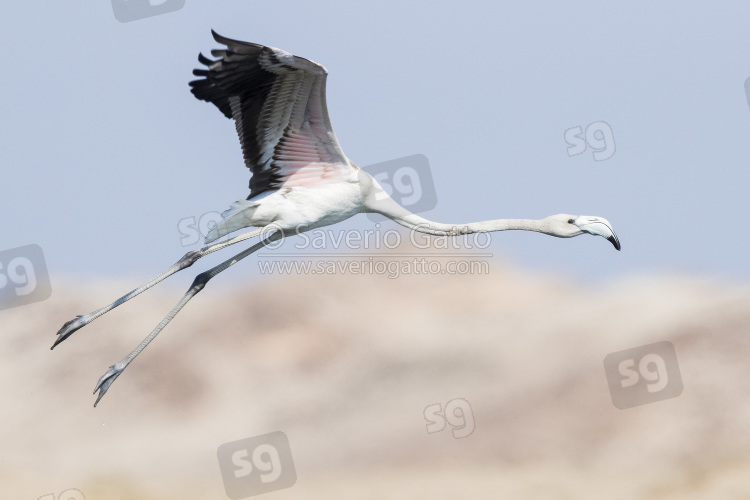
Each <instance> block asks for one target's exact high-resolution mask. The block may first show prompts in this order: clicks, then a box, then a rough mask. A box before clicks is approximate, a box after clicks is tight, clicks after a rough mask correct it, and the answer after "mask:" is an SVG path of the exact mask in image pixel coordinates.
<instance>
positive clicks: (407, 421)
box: [0, 261, 750, 500]
mask: <svg viewBox="0 0 750 500" xmlns="http://www.w3.org/2000/svg"><path fill="white" fill-rule="evenodd" d="M253 265H255V264H253ZM236 272H241V270H239V267H238V270H237V271H236ZM191 274H195V273H192V272H191ZM189 279H190V278H189V277H188V276H183V278H182V281H179V280H176V279H175V280H176V281H178V283H177V284H176V285H175V284H171V283H170V284H167V283H165V284H164V285H162V286H160V287H157V288H155V289H153V290H151V291H149V292H148V293H147V294H145V295H143V296H141V297H139V298H138V299H136V300H134V301H132V302H131V303H129V304H127V305H126V306H123V307H121V308H119V309H117V310H116V311H114V312H112V313H110V314H109V315H107V316H105V317H103V318H100V319H98V320H97V321H95V322H94V323H92V324H91V325H90V326H88V327H87V328H85V329H83V330H81V331H80V332H78V333H76V334H75V335H74V336H73V337H71V338H70V339H69V340H68V341H66V342H65V343H63V344H62V345H61V346H59V347H58V348H57V349H55V351H52V352H51V351H50V350H49V346H50V345H51V343H52V340H53V338H54V333H55V332H56V331H57V329H58V328H59V327H60V326H61V325H62V323H63V322H64V321H66V320H68V319H70V318H72V317H73V316H74V315H75V314H82V313H84V312H88V311H90V310H93V309H95V308H96V307H99V306H101V305H103V304H104V303H106V302H107V301H109V300H111V299H113V298H115V297H117V296H119V295H121V294H122V293H123V292H125V291H127V290H129V289H131V288H132V287H133V286H134V285H135V284H137V279H135V278H133V279H132V280H131V279H127V280H119V281H108V282H80V281H74V280H70V279H67V280H66V279H64V278H59V277H57V278H55V277H53V287H54V288H53V289H54V292H53V296H52V298H50V299H48V300H47V301H45V302H41V303H37V304H30V305H26V306H23V307H19V308H16V309H11V310H5V311H0V325H2V330H3V331H2V335H0V345H1V346H2V347H1V351H0V352H2V355H1V356H2V362H1V363H0V373H2V376H1V377H0V391H1V392H0V394H2V399H3V401H4V404H3V405H2V407H0V415H1V416H2V417H1V420H0V421H1V422H2V424H3V425H2V426H1V427H0V433H1V435H2V446H0V481H1V482H0V484H2V493H0V497H2V498H13V499H22V498H31V499H36V498H39V497H42V496H43V495H46V494H50V493H53V492H54V493H55V494H58V493H59V492H61V491H63V490H66V489H69V488H77V489H78V490H80V491H81V492H83V494H85V498H86V499H87V500H93V499H118V500H120V499H122V500H125V499H136V498H138V499H143V500H149V499H163V498H175V499H176V498H180V499H222V498H227V497H226V494H225V492H224V487H223V483H222V479H221V475H220V471H219V465H218V460H217V455H216V452H217V448H218V447H219V445H221V444H222V443H226V442H230V441H235V440H239V439H243V438H248V437H251V436H256V435H260V434H265V433H268V432H272V431H279V430H280V431H283V432H285V433H286V434H287V436H288V438H289V442H290V445H291V448H292V453H293V457H294V463H295V467H296V471H297V482H296V484H295V485H294V486H293V487H291V488H289V489H285V490H280V491H277V492H273V493H269V494H268V496H267V497H268V498H276V499H286V498H306V499H336V498H342V499H343V498H346V499H355V498H356V499H360V498H361V499H379V498H388V499H416V498H430V499H442V498H445V499H448V498H451V499H453V498H474V499H484V498H487V499H490V498H508V499H524V500H525V499H568V498H570V499H589V498H590V499H602V498H607V499H633V498H639V499H657V498H658V499H698V498H712V499H744V498H750V389H749V388H748V385H749V380H750V362H748V360H749V359H750V340H749V339H750V337H748V327H749V326H750V308H748V304H750V286H748V285H741V284H728V283H722V282H716V281H711V280H707V279H702V278H697V277H689V276H659V277H653V276H642V277H633V278H629V279H627V280H620V281H616V282H611V283H606V284H598V285H591V284H575V283H572V282H570V281H569V280H566V279H565V278H562V277H553V276H542V275H538V274H534V273H531V272H529V271H525V270H519V269H515V268H513V267H511V266H509V265H507V264H503V263H502V262H500V261H493V262H492V263H491V273H490V274H489V275H486V276H452V277H447V276H401V277H399V278H398V279H395V280H390V279H387V278H385V277H383V276H350V275H348V276H287V277H274V278H272V279H265V280H262V281H261V282H259V283H256V284H254V285H248V286H246V287H236V286H231V285H227V284H226V283H222V282H221V280H220V279H219V280H217V281H216V282H212V283H211V284H209V285H208V287H207V289H206V290H205V291H204V292H203V293H201V294H200V295H199V296H198V297H197V298H196V299H195V300H194V301H193V302H191V303H190V305H189V306H188V307H187V308H186V309H185V310H184V311H183V313H181V315H180V316H178V317H177V319H175V320H174V321H173V322H172V324H170V325H169V327H168V328H167V329H166V330H165V331H164V332H163V333H162V334H161V335H160V336H159V337H158V338H157V340H156V341H155V342H154V343H153V344H152V345H151V346H149V348H148V349H146V351H144V353H143V354H142V355H141V356H140V357H139V358H138V359H137V360H136V361H135V362H134V363H133V364H132V365H131V366H130V367H129V368H128V370H127V371H126V372H125V373H124V374H123V375H122V376H121V377H120V378H119V379H118V380H117V382H116V383H115V384H114V385H113V386H112V388H111V389H110V391H109V393H108V394H107V395H106V396H105V398H104V399H103V400H102V402H101V403H100V405H99V407H97V408H93V407H92V404H93V401H94V397H93V396H92V395H91V390H92V389H93V387H94V384H95V382H96V381H97V379H98V378H99V376H100V375H101V374H102V373H103V372H104V371H105V370H106V368H107V367H108V366H109V365H110V364H113V363H114V362H116V361H119V360H120V359H121V358H122V357H123V356H124V355H125V354H126V353H128V352H129V351H130V350H131V349H132V348H133V347H134V346H135V345H136V344H137V343H138V342H140V340H141V339H142V338H143V337H144V336H145V335H146V334H147V333H148V332H149V331H150V330H151V328H152V327H153V326H154V325H155V324H156V323H157V322H158V321H159V320H160V319H161V317H162V316H163V315H164V314H165V313H166V312H167V311H168V310H169V309H170V308H171V307H172V305H173V304H174V303H175V302H176V301H177V299H178V297H179V296H180V294H181V293H182V292H183V291H184V288H185V287H184V286H183V282H189ZM663 340H667V341H670V342H672V343H673V344H674V346H675V348H676V351H677V356H678V360H679V367H680V371H681V374H682V380H683V383H684V392H683V393H682V395H681V396H679V397H677V398H673V399H668V400H664V401H660V402H656V403H652V404H646V405H643V406H639V407H635V408H630V409H626V410H619V409H617V408H615V407H614V406H613V404H612V400H611V398H610V393H609V389H608V386H607V380H606V377H605V373H604V368H603V360H604V357H605V356H606V355H607V354H608V353H611V352H615V351H620V350H623V349H629V348H631V347H636V346H640V345H645V344H649V343H652V342H658V341H663ZM456 398H464V399H466V400H467V401H469V402H470V404H471V407H472V410H473V416H474V419H475V425H476V428H475V430H474V432H473V433H472V434H471V435H470V436H468V437H465V438H462V439H455V438H454V437H453V436H452V435H451V432H450V430H447V429H446V430H445V431H442V432H437V433H432V434H430V433H427V431H426V421H425V418H424V416H423V411H424V408H425V407H426V406H428V405H431V404H435V403H445V402H447V401H450V400H452V399H456Z"/></svg>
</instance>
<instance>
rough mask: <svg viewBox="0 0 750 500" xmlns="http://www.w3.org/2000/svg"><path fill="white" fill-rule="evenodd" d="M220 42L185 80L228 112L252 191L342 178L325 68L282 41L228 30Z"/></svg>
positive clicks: (344, 168)
mask: <svg viewBox="0 0 750 500" xmlns="http://www.w3.org/2000/svg"><path fill="white" fill-rule="evenodd" d="M211 33H212V34H213V36H214V39H215V40H216V41H217V42H219V43H221V44H224V45H225V46H226V47H227V48H226V49H223V50H212V51H211V54H212V55H213V56H214V57H218V58H219V59H217V60H211V59H208V58H207V57H205V56H203V54H200V55H199V56H198V60H199V61H200V62H201V63H202V64H204V65H205V66H206V67H207V68H208V69H196V70H194V71H193V74H195V75H196V76H200V77H202V78H201V79H199V80H195V81H192V82H190V86H191V87H192V89H191V92H192V93H193V95H195V97H196V98H198V99H201V100H203V101H207V102H211V103H213V104H214V105H216V107H218V108H219V110H221V112H222V113H223V114H224V116H226V117H227V118H233V119H234V122H235V125H236V127H237V134H238V135H239V138H240V144H241V145H242V153H243V156H244V159H245V165H246V166H247V167H248V168H249V169H250V171H251V172H252V174H253V175H252V177H251V179H250V196H249V197H248V199H250V198H252V197H254V196H256V195H258V194H261V193H263V192H264V191H267V190H273V189H279V188H280V187H282V186H284V187H292V186H310V185H319V184H324V183H328V182H337V181H341V180H343V179H344V178H346V177H348V176H349V175H351V173H352V171H353V170H354V169H355V167H353V166H352V164H350V162H349V160H348V159H347V158H346V156H345V155H344V152H343V151H342V149H341V146H340V145H339V142H338V139H336V135H335V134H334V133H333V128H332V127H331V121H330V119H329V117H328V108H327V107H326V77H327V76H328V72H327V71H326V69H325V68H324V67H323V66H321V65H320V64H317V63H315V62H312V61H310V60H308V59H305V58H302V57H297V56H294V55H292V54H290V53H288V52H285V51H283V50H281V49H277V48H273V47H268V46H264V45H258V44H255V43H247V42H240V41H237V40H231V39H229V38H225V37H223V36H221V35H219V34H217V33H216V32H214V31H213V30H212V31H211Z"/></svg>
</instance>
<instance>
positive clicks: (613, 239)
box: [607, 236, 620, 252]
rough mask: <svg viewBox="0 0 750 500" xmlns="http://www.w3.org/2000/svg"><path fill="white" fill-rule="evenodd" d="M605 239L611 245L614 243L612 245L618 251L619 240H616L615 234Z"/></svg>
mask: <svg viewBox="0 0 750 500" xmlns="http://www.w3.org/2000/svg"><path fill="white" fill-rule="evenodd" d="M607 239H608V240H609V241H610V242H611V243H612V245H614V247H615V248H616V249H617V251H618V252H619V251H620V240H618V239H617V237H616V236H610V237H609V238H607Z"/></svg>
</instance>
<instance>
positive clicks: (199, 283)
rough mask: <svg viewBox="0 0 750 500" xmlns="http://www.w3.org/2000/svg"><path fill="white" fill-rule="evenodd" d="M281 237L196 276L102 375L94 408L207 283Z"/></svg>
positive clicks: (276, 235) (270, 238)
mask: <svg viewBox="0 0 750 500" xmlns="http://www.w3.org/2000/svg"><path fill="white" fill-rule="evenodd" d="M281 236H282V232H281V231H274V232H273V233H271V234H270V235H269V236H268V237H267V238H266V239H264V240H262V241H260V242H259V243H256V244H255V245H253V246H251V247H250V248H248V249H247V250H245V251H243V252H240V253H238V254H237V255H235V256H234V257H232V258H231V259H228V260H225V261H224V262H222V263H221V264H219V265H218V266H216V267H213V268H211V269H209V270H208V271H205V272H202V273H201V274H199V275H198V276H196V277H195V280H193V284H192V285H190V288H189V289H188V291H187V292H186V293H185V295H183V296H182V298H181V299H180V301H179V302H178V303H177V305H176V306H174V308H172V310H171V311H169V314H167V315H166V316H165V317H164V319H163V320H161V322H160V323H159V324H158V325H156V328H154V329H153V331H152V332H151V333H149V334H148V336H147V337H146V338H145V339H143V340H142V341H141V343H140V344H138V346H137V347H136V348H135V349H133V351H132V352H131V353H130V354H128V355H127V356H125V358H124V359H123V360H122V361H120V362H119V363H117V364H114V365H112V366H110V367H109V369H108V370H107V371H106V373H105V374H104V375H102V376H101V378H99V382H97V383H96V387H95V388H94V394H96V391H101V392H99V395H98V396H97V398H96V402H95V403H94V406H96V405H97V404H98V403H99V401H100V400H101V399H102V397H103V396H104V394H105V393H106V392H107V390H108V389H109V387H110V386H111V385H112V382H114V381H115V379H116V378H117V377H119V376H120V374H121V373H122V372H123V370H125V368H127V366H128V365H129V364H130V363H131V362H132V361H133V360H134V359H135V357H136V356H138V354H139V353H140V352H141V351H142V350H143V349H145V348H146V346H147V345H148V344H149V343H150V342H151V341H152V340H154V338H155V337H156V336H157V335H158V334H159V332H161V331H162V330H163V329H164V327H165V326H167V324H168V323H169V322H170V321H172V319H173V318H174V317H175V316H177V313H179V312H180V310H181V309H182V308H183V307H185V304H187V303H188V302H189V301H190V299H192V298H193V297H195V296H196V295H197V294H198V292H200V291H201V290H203V288H204V287H205V286H206V283H208V281H209V280H210V279H211V278H213V277H214V276H216V275H217V274H219V273H220V272H222V271H224V270H226V269H227V268H229V267H230V266H232V265H234V264H236V263H237V262H239V261H240V260H242V259H244V258H245V257H247V256H248V255H250V254H252V253H253V252H256V251H258V250H260V249H261V248H263V247H264V246H266V245H268V244H269V243H271V242H272V241H276V240H278V239H279V238H281Z"/></svg>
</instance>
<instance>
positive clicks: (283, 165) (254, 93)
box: [52, 31, 620, 406]
mask: <svg viewBox="0 0 750 500" xmlns="http://www.w3.org/2000/svg"><path fill="white" fill-rule="evenodd" d="M212 34H213V36H214V39H215V40H216V41H217V42H219V43H221V44H224V45H225V46H226V47H227V48H226V49H224V50H213V51H211V53H212V54H213V55H214V56H215V57H218V60H216V61H213V60H210V59H208V58H206V57H204V56H203V54H200V55H199V56H198V60H199V61H200V62H201V63H202V64H204V65H205V66H207V69H196V70H194V71H193V73H194V74H195V75H196V76H200V77H201V78H200V79H198V80H195V81H192V82H190V85H191V87H192V89H191V91H192V93H193V94H194V95H195V97H196V98H198V99H201V100H204V101H208V102H210V103H213V104H214V105H215V106H216V107H218V108H219V110H221V112H222V113H224V115H225V116H226V117H227V118H232V119H234V122H235V125H236V127H237V133H238V135H239V138H240V143H241V146H242V152H243V155H244V159H245V165H246V166H247V168H249V169H250V171H251V172H252V176H251V179H250V195H249V196H248V198H247V199H246V200H240V201H236V202H234V203H233V204H232V205H231V207H230V209H229V210H227V211H226V212H224V213H223V214H222V217H223V220H222V221H221V222H220V223H219V224H218V225H217V226H216V227H215V228H213V229H212V230H211V231H210V232H209V233H208V235H207V237H206V241H205V242H206V246H204V247H203V248H201V249H200V250H194V251H190V252H188V253H186V254H185V255H184V256H183V257H182V258H181V259H180V260H179V261H177V262H176V263H175V264H174V265H173V266H172V267H170V268H169V269H167V270H166V271H164V272H163V273H162V274H160V275H158V276H156V277H155V278H153V279H152V280H150V281H148V282H147V283H145V284H143V285H141V286H139V287H138V288H136V289H135V290H133V291H131V292H130V293H128V294H126V295H124V296H123V297H121V298H119V299H117V300H116V301H114V302H113V303H111V304H109V305H107V306H105V307H103V308H101V309H98V310H96V311H94V312H92V313H90V314H86V315H81V316H77V317H76V318H74V319H72V320H70V321H68V322H67V323H65V324H64V325H63V327H62V328H61V329H60V330H59V331H58V332H57V335H58V337H57V339H56V340H55V343H54V344H53V345H52V348H53V349H54V347H55V346H56V345H57V344H59V343H60V342H62V341H63V340H65V339H67V338H68V337H70V335H72V334H73V333H74V332H76V331H77V330H79V329H80V328H82V327H84V326H86V325H87V324H89V323H91V322H92V321H93V320H95V319H96V318H98V317H99V316H102V315H103V314H105V313H107V312H109V311H111V310H112V309H114V308H115V307H117V306H119V305H120V304H123V303H125V302H127V301H128V300H130V299H132V298H133V297H135V296H136V295H139V294H140V293H142V292H144V291H146V290H148V289H149V288H151V287H152V286H154V285H156V284H157V283H159V282H160V281H162V280H164V279H166V278H167V277H169V276H171V275H172V274H174V273H176V272H178V271H181V270H183V269H185V268H188V267H190V266H192V265H193V264H194V263H195V262H196V261H197V260H198V259H200V258H201V257H203V256H205V255H208V254H210V253H213V252H216V251H217V250H221V249H223V248H226V247H228V246H230V245H234V244H235V243H239V242H241V241H244V240H247V239H249V238H253V237H255V236H260V241H259V242H258V243H256V244H254V245H253V246H251V247H250V248H248V249H247V250H244V251H243V252H240V253H238V254H237V255H235V256H234V257H232V258H230V259H229V260H226V261H225V262H223V263H222V264H219V265H218V266H216V267H214V268H211V269H209V270H208V271H205V272H203V273H201V274H199V275H198V276H197V277H196V278H195V280H194V281H193V283H192V284H191V285H190V288H189V289H188V291H187V292H186V293H185V295H184V296H183V297H182V299H181V300H180V301H179V302H178V303H177V305H176V306H175V307H174V308H173V309H172V310H171V311H170V312H169V314H167V316H166V317H165V318H164V319H163V320H162V321H161V322H160V323H159V324H158V325H157V326H156V328H155V329H154V330H153V331H152V332H151V333H150V334H149V335H148V336H147V337H146V338H145V339H144V340H143V341H142V342H141V343H140V344H139V345H138V346H137V347H136V348H135V349H134V350H133V351H132V352H131V353H130V354H128V355H127V356H126V357H125V358H124V359H123V360H122V361H120V362H119V363H117V364H115V365H112V366H110V367H109V370H107V372H106V373H105V374H104V375H102V377H101V378H100V379H99V381H98V382H97V384H96V387H95V388H94V394H96V392H97V391H100V392H99V395H98V397H97V398H96V402H95V403H94V406H96V405H97V404H98V403H99V401H100V400H101V398H102V397H103V396H104V394H105V393H106V392H107V390H108V389H109V387H110V386H111V385H112V383H113V382H114V381H115V379H116V378H117V377H118V376H119V375H120V374H121V373H122V371H123V370H124V369H125V368H126V367H127V366H128V365H129V364H130V363H131V362H132V361H133V359H134V358H135V357H136V356H137V355H138V354H139V353H140V352H141V351H142V350H143V349H144V348H145V347H146V346H147V345H148V344H149V343H150V342H151V341H152V340H153V339H154V337H156V335H157V334H158V333H159V332H160V331H161V330H162V329H163V328H164V327H165V326H166V325H167V323H169V321H171V320H172V318H174V317H175V315H177V313H178V312H179V311H180V310H181V309H182V308H183V307H184V306H185V304H187V302H188V301H189V300H190V299H192V298H193V297H194V296H195V295H196V294H197V293H198V292H200V291H201V290H202V289H203V288H204V287H205V286H206V283H207V282H208V281H209V280H210V279H211V278H213V277H214V276H216V275H217V274H219V273H220V272H222V271H224V270H225V269H227V268H228V267H230V266H232V265H234V264H235V263H237V262H239V261H240V260H242V259H244V258H245V257H247V256H248V255H250V254H252V253H253V252H255V251H257V250H259V249H260V248H263V247H264V246H265V245H268V244H269V243H270V242H272V241H275V240H278V239H279V238H281V237H283V236H285V235H294V234H299V233H300V232H303V231H309V230H311V229H314V228H318V227H322V226H328V225H330V224H335V223H337V222H341V221H343V220H345V219H348V218H349V217H352V216H353V215H355V214H358V213H365V212H370V213H380V214H382V215H385V216H386V217H389V218H390V219H392V220H394V221H395V222H397V223H399V224H401V225H402V226H406V227H407V228H409V229H411V230H414V231H420V232H423V233H427V234H431V235H440V236H444V235H450V236H455V235H462V234H469V233H476V232H491V231H508V230H521V231H536V232H539V233H543V234H548V235H551V236H557V237H559V238H570V237H573V236H578V235H580V234H583V233H589V234H593V235H597V236H602V237H604V238H606V239H608V240H609V241H610V242H612V244H613V245H614V246H615V248H616V249H617V250H620V242H619V240H618V239H617V236H616V235H615V233H614V231H613V230H612V226H611V225H610V223H609V222H608V221H607V220H606V219H603V218H601V217H590V216H583V215H581V216H577V215H568V214H559V215H552V216H549V217H546V218H544V219H541V220H530V219H497V220H489V221H484V222H473V223H468V224H443V223H439V222H433V221H429V220H427V219H424V218H422V217H420V216H418V215H415V214H413V213H410V212H409V211H408V210H406V209H405V208H403V207H402V206H400V205H399V204H398V203H396V202H395V201H394V200H393V199H392V198H391V197H390V196H388V194H387V193H386V192H385V190H384V189H383V188H382V187H381V186H380V185H379V184H378V183H377V182H376V181H375V179H373V178H372V176H370V175H369V174H367V173H366V172H364V171H363V170H361V169H360V168H359V167H357V166H356V165H355V164H354V163H352V162H351V161H350V160H349V159H348V158H347V157H346V156H345V155H344V152H343V151H342V150H341V146H340V145H339V142H338V140H337V139H336V136H335V135H334V133H333V129H332V128H331V122H330V120H329V118H328V109H327V107H326V94H325V85H326V76H327V71H326V69H325V68H324V67H323V66H321V65H320V64H317V63H315V62H312V61H310V60H308V59H304V58H302V57H297V56H293V55H292V54H289V53H288V52H285V51H283V50H280V49H276V48H273V47H267V46H263V45H258V44H254V43H246V42H240V41H237V40H230V39H228V38H224V37H222V36H220V35H218V34H217V33H216V32H214V31H212ZM246 227H257V228H259V229H255V230H253V231H250V232H248V233H245V234H241V235H239V236H235V237H234V238H229V239H226V240H224V241H221V242H218V243H213V244H211V243H212V242H214V241H215V240H217V239H219V238H221V237H223V236H225V235H227V234H229V233H231V232H234V231H236V230H238V229H242V228H246Z"/></svg>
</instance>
